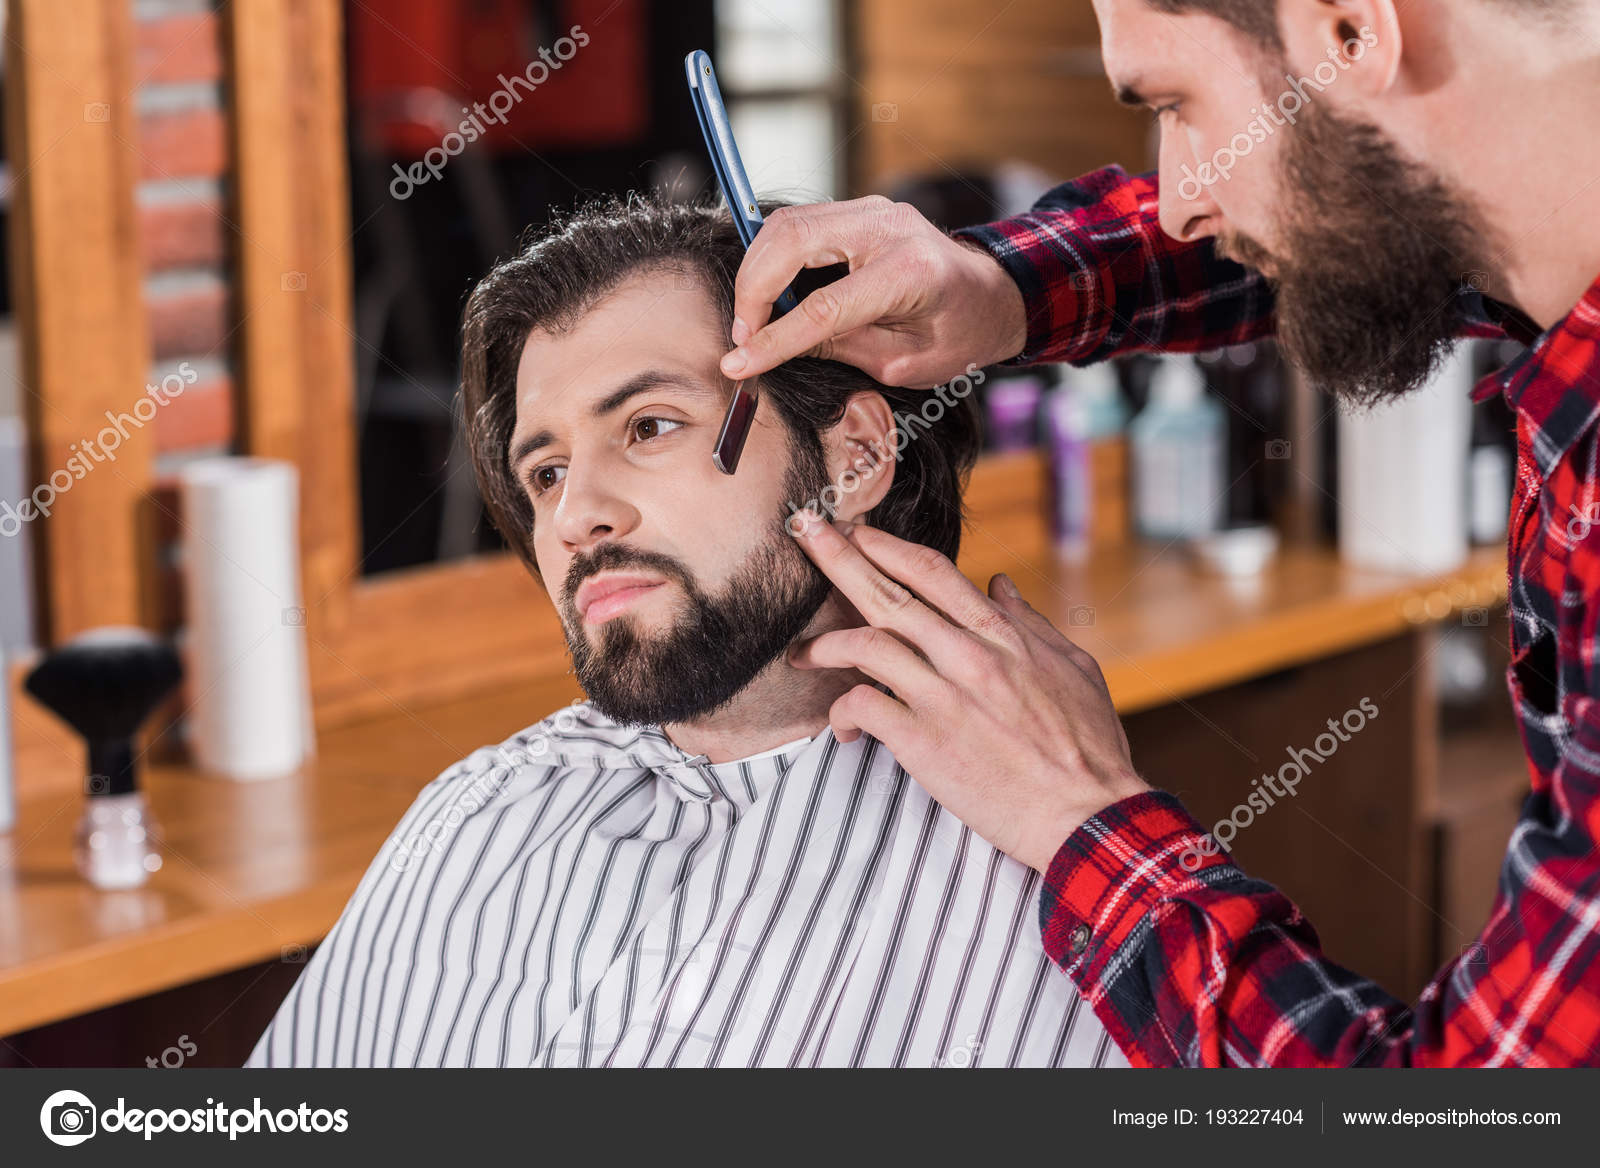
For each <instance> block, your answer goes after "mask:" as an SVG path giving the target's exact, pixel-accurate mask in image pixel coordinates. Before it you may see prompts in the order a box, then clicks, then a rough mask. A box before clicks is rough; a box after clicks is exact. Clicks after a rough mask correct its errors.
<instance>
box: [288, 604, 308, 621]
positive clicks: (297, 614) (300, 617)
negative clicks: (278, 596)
mask: <svg viewBox="0 0 1600 1168" xmlns="http://www.w3.org/2000/svg"><path fill="white" fill-rule="evenodd" d="M283 623H284V624H286V625H289V626H299V625H303V624H305V623H306V610H305V609H303V608H300V607H298V606H296V607H294V608H286V609H284V610H283Z"/></svg>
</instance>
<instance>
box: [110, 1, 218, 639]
mask: <svg viewBox="0 0 1600 1168" xmlns="http://www.w3.org/2000/svg"><path fill="white" fill-rule="evenodd" d="M129 2H130V3H131V4H132V6H133V13H134V20H135V30H136V32H135V36H136V48H135V58H134V79H135V87H134V103H135V106H136V108H137V110H138V124H139V153H140V158H141V168H140V170H141V172H140V177H139V185H138V189H137V192H136V200H137V206H138V223H139V237H140V247H141V251H142V254H143V261H144V298H145V305H146V308H147V311H148V314H149V323H150V344H151V358H152V365H151V369H150V373H149V378H148V380H149V382H150V383H151V384H160V382H161V380H162V378H164V377H167V376H169V375H171V374H173V373H175V372H177V370H178V369H179V367H180V366H181V365H183V364H184V363H187V364H188V365H189V366H190V367H191V368H192V369H193V370H194V373H195V375H196V378H195V381H194V383H193V384H192V385H189V386H187V387H186V388H185V389H184V391H183V393H182V394H181V395H179V396H177V397H174V398H173V399H172V400H171V402H170V404H168V405H165V406H163V407H162V408H161V410H160V411H159V412H158V413H157V415H156V417H155V420H154V422H153V428H154V441H155V447H156V489H155V492H154V500H153V507H152V517H153V527H154V530H155V533H156V538H157V539H158V541H159V547H160V553H161V554H160V561H159V562H160V563H161V564H162V565H163V568H162V572H161V577H160V578H159V580H158V581H157V587H156V589H155V596H154V602H155V605H156V609H157V612H158V615H159V621H160V624H161V626H162V627H163V628H164V629H168V630H170V629H173V628H175V627H176V626H177V625H178V624H179V623H181V619H182V617H181V614H182V611H183V609H182V603H183V597H182V582H181V578H180V577H179V575H178V572H177V569H176V566H175V563H174V557H173V553H174V551H175V549H176V543H177V539H178V533H179V530H180V528H179V517H178V498H177V492H176V489H175V478H174V476H175V474H176V471H177V470H178V468H179V467H181V466H182V465H183V464H184V463H185V462H187V461H190V460H192V459H194V458H198V457H204V456H207V455H213V454H225V453H228V452H230V451H231V450H232V444H233V439H234V392H233V376H232V374H233V361H232V354H231V349H232V343H233V335H232V334H233V332H234V327H233V320H232V315H233V310H232V305H231V301H230V296H229V279H230V254H229V250H230V244H229V234H230V226H229V224H230V220H229V211H228V202H227V174H228V169H229V142H228V126H227V118H226V110H225V105H224V103H225V101H226V88H225V86H224V84H223V74H224V47H225V44H224V31H223V17H222V15H221V14H220V13H219V11H218V3H217V0H129Z"/></svg>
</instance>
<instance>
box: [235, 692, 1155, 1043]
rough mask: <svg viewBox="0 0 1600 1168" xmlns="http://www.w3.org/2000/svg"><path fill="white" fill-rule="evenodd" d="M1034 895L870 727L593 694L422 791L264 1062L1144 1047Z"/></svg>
mask: <svg viewBox="0 0 1600 1168" xmlns="http://www.w3.org/2000/svg"><path fill="white" fill-rule="evenodd" d="M1038 891H1039V876H1038V874H1037V873H1036V872H1034V871H1033V870H1032V869H1030V868H1027V867H1026V866H1024V865H1022V864H1020V863H1018V862H1016V861H1014V860H1012V859H1010V858H1009V857H1007V856H1005V855H1003V854H1002V853H1000V852H999V851H997V850H996V849H994V848H993V847H991V846H990V845H988V844H987V843H985V842H984V841H983V840H982V839H981V838H979V837H978V836H976V835H974V834H972V832H971V831H970V830H969V829H967V828H966V827H965V826H964V825H963V824H962V823H961V822H960V821H959V820H957V819H956V818H955V817H954V816H953V815H951V814H950V813H949V812H947V811H945V810H944V808H942V807H941V806H940V805H939V804H938V803H936V802H934V801H933V799H932V798H931V797H930V796H929V795H928V793H927V792H926V791H924V790H923V789H922V788H921V787H920V786H918V785H917V783H916V782H914V781H913V780H911V779H910V778H908V777H907V775H906V773H905V772H904V771H903V770H901V769H900V767H899V766H898V765H896V763H895V761H894V759H893V758H892V757H890V755H889V752H888V750H887V749H886V748H885V747H884V746H883V745H882V744H880V743H878V742H877V741H875V740H874V739H872V738H870V737H868V736H865V735H863V736H862V737H860V738H858V739H857V740H856V741H855V742H851V743H841V742H839V741H838V740H837V739H836V738H835V737H834V736H833V734H832V732H831V731H828V730H824V731H823V732H822V733H821V734H819V735H817V736H816V737H814V738H809V739H801V740H799V741H796V742H791V743H789V744H787V745H785V746H781V747H778V748H777V749H775V750H771V751H768V752H765V753H763V754H759V755H755V756H753V757H751V758H748V759H743V760H740V761H738V762H728V763H718V764H710V763H706V762H703V761H700V760H695V759H690V758H689V757H688V756H687V755H685V754H684V752H683V751H681V750H679V749H678V748H677V747H676V746H674V745H673V744H672V743H671V741H669V740H668V739H667V737H666V736H665V735H664V734H663V733H662V732H661V731H660V730H659V728H654V727H651V728H645V729H641V728H638V727H632V728H628V727H623V726H620V725H618V724H617V723H615V722H613V721H611V720H610V719H607V718H605V717H604V716H602V715H601V714H599V713H598V712H597V711H595V710H594V709H593V708H592V707H589V706H587V705H584V704H579V705H576V706H573V707H571V708H570V709H567V710H563V711H561V712H560V713H558V714H556V715H552V716H551V717H550V718H547V719H545V720H544V721H543V722H541V723H538V724H536V725H534V726H531V727H529V728H528V729H526V730H523V731H521V732H519V733H518V734H516V735H513V736H512V737H511V738H509V739H507V740H506V741H505V742H504V743H502V744H500V745H499V746H498V747H485V748H482V749H479V750H476V751H474V752H473V753H472V754H471V755H469V756H468V757H467V758H465V759H463V760H461V761H460V762H458V763H456V764H455V765H454V766H452V767H450V768H449V769H448V770H446V771H445V772H444V773H443V774H442V775H440V776H439V777H438V778H436V779H435V780H434V781H433V782H431V783H429V784H428V785H427V786H426V787H424V788H423V790H422V792H421V794H419V795H418V797H417V799H416V802H415V803H414V804H413V805H412V806H411V808H410V809H409V810H408V811H407V812H406V814H405V816H404V817H403V818H402V820H401V822H400V824H399V826H398V827H397V828H396V829H395V831H394V833H393V835H392V836H391V837H390V839H389V841H388V843H387V844H386V845H385V847H384V849H383V851H382V853H381V854H380V855H379V856H378V857H377V859H375V860H374V861H373V863H372V865H371V867H370V868H369V869H368V870H367V872H366V874H365V875H364V876H363V877H362V880H361V883H360V884H359V886H358V887H357V888H356V891H355V894H354V895H353V896H352V897H351V899H350V902H349V903H348V904H347V905H346V906H345V909H344V912H343V913H342V914H341V916H340V917H339V920H338V922H337V923H336V924H335V925H334V927H333V929H332V931H331V932H330V933H329V934H328V936H327V938H326V939H325V940H324V941H323V943H322V945H321V946H320V947H319V948H318V949H317V950H316V952H315V953H314V954H313V955H312V956H311V959H310V960H309V961H308V963H307V965H306V968H305V970H304V972H303V973H302V975H301V977H300V979H299V981H298V982H296V983H295V985H294V988H293V989H292V990H291V991H290V993H289V996H288V997H287V998H286V999H285V1000H284V1003H283V1005H282V1007H280V1009H279V1011H278V1013H277V1015H276V1017H275V1018H274V1019H273V1021H272V1023H271V1024H270V1025H269V1026H268V1027H267V1030H266V1032H265V1033H264V1034H262V1036H261V1038H260V1040H259V1041H258V1042H257V1044H256V1047H255V1049H254V1051H253V1052H252V1053H251V1055H250V1058H249V1059H248V1060H247V1061H246V1063H245V1065H246V1066H249V1067H272V1066H341V1067H346V1066H405V1067H436V1066H543V1067H551V1066H585V1067H587V1066H830V1067H831V1066H913V1067H927V1066H946V1067H968V1066H977V1067H1002V1066H1126V1065H1127V1061H1126V1060H1125V1059H1124V1058H1123V1056H1122V1054H1121V1052H1120V1051H1119V1050H1118V1049H1117V1048H1116V1046H1115V1045H1114V1044H1113V1043H1112V1042H1111V1041H1110V1040H1109V1038H1108V1037H1107V1035H1106V1032H1105V1030H1104V1029H1103V1028H1102V1027H1101V1026H1100V1023H1099V1021H1098V1020H1097V1019H1096V1018H1095V1017H1094V1014H1093V1012H1092V1011H1091V1010H1090V1009H1089V1008H1088V1006H1086V1005H1085V1004H1084V1003H1083V1002H1082V1000H1081V999H1080V998H1079V996H1078V994H1077V992H1076V990H1075V989H1074V988H1073V986H1072V983H1071V982H1070V981H1069V980H1068V979H1067V977H1066V976H1065V975H1064V974H1062V973H1061V971H1059V970H1057V969H1055V968H1054V967H1053V966H1052V965H1051V963H1050V961H1049V960H1048V959H1047V958H1046V957H1045V955H1044V951H1043V948H1042V946H1041V943H1040V938H1039V926H1038Z"/></svg>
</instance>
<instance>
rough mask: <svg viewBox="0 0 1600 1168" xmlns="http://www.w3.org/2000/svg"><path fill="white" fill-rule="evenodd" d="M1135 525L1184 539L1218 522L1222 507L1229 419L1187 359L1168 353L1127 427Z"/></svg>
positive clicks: (1152, 534) (1148, 533) (1150, 534)
mask: <svg viewBox="0 0 1600 1168" xmlns="http://www.w3.org/2000/svg"><path fill="white" fill-rule="evenodd" d="M1128 432H1129V436H1130V438H1131V440H1132V445H1133V495H1134V523H1135V524H1136V525H1137V527H1138V529H1139V534H1140V535H1142V536H1144V537H1145V538H1146V539H1183V538H1190V537H1194V536H1201V535H1205V534H1207V533H1208V532H1212V531H1215V530H1217V529H1218V528H1219V527H1221V526H1222V519H1223V515H1224V513H1225V508H1226V505H1227V487H1228V484H1227V481H1226V476H1227V465H1228V461H1227V443H1228V430H1227V420H1226V418H1225V417H1224V416H1223V412H1222V406H1221V404H1220V403H1219V402H1218V401H1217V400H1216V399H1215V398H1213V397H1211V396H1210V395H1209V394H1207V393H1206V377H1205V372H1204V371H1203V370H1202V369H1201V368H1200V366H1199V365H1198V364H1197V363H1196V362H1195V361H1194V359H1193V358H1192V357H1177V356H1168V357H1163V358H1161V365H1160V367H1159V368H1158V369H1157V370H1156V372H1155V376H1154V377H1153V378H1152V379H1151V381H1150V400H1149V401H1148V402H1147V403H1146V404H1145V407H1144V409H1142V410H1141V411H1139V415H1138V417H1136V418H1134V419H1133V422H1132V423H1131V424H1130V425H1129V427H1128Z"/></svg>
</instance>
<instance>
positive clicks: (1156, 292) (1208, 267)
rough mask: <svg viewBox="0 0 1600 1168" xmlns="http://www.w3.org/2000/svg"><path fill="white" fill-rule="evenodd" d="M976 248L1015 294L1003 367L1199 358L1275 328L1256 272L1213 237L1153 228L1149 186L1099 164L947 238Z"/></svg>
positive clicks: (1151, 181) (1267, 292)
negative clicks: (1024, 323) (1015, 336)
mask: <svg viewBox="0 0 1600 1168" xmlns="http://www.w3.org/2000/svg"><path fill="white" fill-rule="evenodd" d="M951 235H953V236H955V237H956V238H958V239H968V240H971V241H972V242H973V243H976V244H978V245H980V246H982V247H983V248H984V249H985V250H987V251H988V252H989V253H990V254H991V255H993V256H994V257H995V259H997V260H999V261H1000V265H1001V266H1002V267H1003V268H1005V270H1006V271H1007V273H1009V274H1010V276H1011V278H1012V279H1013V280H1015V281H1016V282H1017V287H1018V288H1019V289H1020V290H1021V292H1022V299H1023V304H1024V305H1025V307H1026V309H1027V314H1028V340H1027V346H1026V347H1025V348H1024V349H1023V351H1022V352H1021V353H1020V354H1018V355H1017V356H1015V357H1013V358H1012V359H1011V360H1009V361H1006V362H1003V364H1006V365H1030V364H1034V363H1036V362H1043V361H1068V362H1072V363H1075V364H1079V365H1089V364H1093V363H1095V362H1098V361H1103V360H1105V359H1106V358H1108V357H1112V356H1115V355H1117V354H1119V353H1131V352H1137V351H1140V350H1165V351H1171V352H1205V351H1207V350H1210V349H1218V348H1221V347H1223V346H1224V345H1237V344H1243V343H1244V342H1245V341H1249V340H1253V339H1255V338H1257V337H1260V336H1264V335H1266V334H1268V333H1270V332H1271V331H1272V328H1273V315H1272V313H1273V295H1272V289H1271V288H1270V287H1269V286H1268V284H1267V281H1266V280H1265V279H1264V278H1263V277H1262V276H1261V275H1260V274H1259V273H1257V272H1253V271H1251V270H1249V269H1248V268H1244V267H1241V266H1240V265H1239V264H1236V263H1233V262H1232V261H1231V260H1224V259H1219V258H1218V257H1217V255H1216V251H1215V248H1214V247H1213V244H1212V241H1211V240H1209V239H1205V240H1200V241H1198V242H1191V243H1181V242H1179V241H1178V240H1175V239H1173V238H1172V237H1171V236H1170V235H1168V234H1166V233H1165V232H1164V231H1162V230H1161V224H1160V222H1159V221H1158V218H1157V200H1156V179H1155V177H1154V176H1153V175H1140V176H1136V177H1130V176H1129V175H1128V174H1127V172H1126V171H1124V170H1123V169H1122V168H1121V167H1120V166H1111V167H1107V168H1105V169H1104V170H1097V171H1094V172H1093V173H1091V174H1087V175H1085V176H1083V177H1082V178H1079V179H1076V180H1074V181H1073V182H1068V183H1062V184H1061V185H1060V186H1058V187H1054V188H1052V189H1051V190H1050V191H1048V192H1046V194H1045V195H1044V196H1043V197H1042V198H1041V199H1039V201H1038V202H1037V203H1035V204H1034V205H1033V208H1032V209H1031V210H1030V211H1028V212H1026V213H1025V214H1022V215H1018V216H1017V217H1015V218H1013V219H1003V220H1001V221H999V222H997V223H986V224H983V225H981V226H978V227H964V228H961V229H959V230H957V231H953V232H951Z"/></svg>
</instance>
